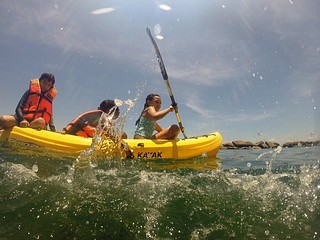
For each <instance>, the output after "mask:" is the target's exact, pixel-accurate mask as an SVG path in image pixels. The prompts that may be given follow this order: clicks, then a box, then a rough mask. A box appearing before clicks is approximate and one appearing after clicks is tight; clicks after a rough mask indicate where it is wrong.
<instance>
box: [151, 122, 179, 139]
mask: <svg viewBox="0 0 320 240" xmlns="http://www.w3.org/2000/svg"><path fill="white" fill-rule="evenodd" d="M179 133H180V128H179V127H178V125H171V126H170V127H168V128H165V129H163V130H162V131H161V132H158V133H156V134H155V135H153V137H152V138H153V139H170V140H172V139H176V138H177V136H178V135H179Z"/></svg>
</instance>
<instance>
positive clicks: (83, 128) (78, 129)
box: [62, 100, 119, 137]
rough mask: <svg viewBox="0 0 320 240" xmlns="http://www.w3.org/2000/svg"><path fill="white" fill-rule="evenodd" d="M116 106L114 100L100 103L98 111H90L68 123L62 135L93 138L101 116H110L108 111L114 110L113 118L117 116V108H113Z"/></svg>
mask: <svg viewBox="0 0 320 240" xmlns="http://www.w3.org/2000/svg"><path fill="white" fill-rule="evenodd" d="M115 106H116V104H115V102H114V100H104V101H102V102H101V103H100V106H99V107H98V110H92V111H88V112H85V113H83V114H81V115H80V116H78V117H77V118H75V119H74V120H73V121H72V122H71V123H69V124H68V125H67V126H66V127H65V128H64V129H63V131H62V133H66V134H72V135H77V136H82V137H93V135H94V132H95V130H96V127H97V126H98V123H99V119H100V117H101V114H102V113H103V112H104V113H106V114H111V112H110V110H111V109H115V112H114V113H113V112H112V114H113V118H114V119H115V118H117V117H118V116H119V108H118V107H115Z"/></svg>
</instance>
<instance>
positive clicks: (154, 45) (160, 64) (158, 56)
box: [146, 28, 187, 138]
mask: <svg viewBox="0 0 320 240" xmlns="http://www.w3.org/2000/svg"><path fill="white" fill-rule="evenodd" d="M146 30H147V34H148V36H149V37H150V40H151V42H152V45H153V47H154V50H155V52H156V55H157V58H158V62H159V66H160V70H161V74H162V77H163V79H164V81H165V83H166V86H167V89H168V92H169V96H170V99H171V102H172V106H173V107H174V111H175V114H176V117H177V121H178V124H179V127H180V130H181V132H182V134H183V136H184V138H187V136H186V134H185V132H184V127H183V125H182V122H181V118H180V114H179V111H178V108H177V103H176V101H175V100H174V96H173V93H172V90H171V86H170V83H169V78H168V74H167V71H166V68H165V66H164V62H163V60H162V57H161V54H160V50H159V47H158V45H157V43H156V41H155V40H154V38H153V37H152V34H151V31H150V29H149V28H147V29H146Z"/></svg>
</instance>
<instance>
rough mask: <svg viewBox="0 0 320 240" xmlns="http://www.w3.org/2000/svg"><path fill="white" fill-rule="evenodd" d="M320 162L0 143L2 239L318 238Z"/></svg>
mask: <svg viewBox="0 0 320 240" xmlns="http://www.w3.org/2000/svg"><path fill="white" fill-rule="evenodd" d="M82 161H83V162H82ZM319 167H320V148H319V147H308V148H304V147H300V148H291V149H282V148H280V147H279V148H277V149H264V150H259V151H256V150H221V151H220V152H219V153H218V155H217V158H213V159H206V158H196V159H191V160H185V161H181V160H180V161H178V160H156V161H139V160H120V159H95V160H90V159H88V158H86V159H84V160H82V159H79V157H78V156H63V155H57V154H55V153H52V152H47V151H44V150H43V149H38V148H36V147H34V146H32V145H27V144H19V143H14V142H13V143H12V142H7V143H1V144H0V184H1V185H0V186H1V187H0V218H1V220H0V223H1V224H0V239H194V240H198V239H299V240H300V239H320V169H319Z"/></svg>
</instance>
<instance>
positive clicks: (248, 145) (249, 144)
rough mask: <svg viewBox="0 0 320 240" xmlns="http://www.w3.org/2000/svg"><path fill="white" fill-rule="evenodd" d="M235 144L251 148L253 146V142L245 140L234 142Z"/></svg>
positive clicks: (238, 146) (239, 146)
mask: <svg viewBox="0 0 320 240" xmlns="http://www.w3.org/2000/svg"><path fill="white" fill-rule="evenodd" d="M232 143H233V145H234V146H236V147H237V148H251V147H252V146H253V143H252V142H249V141H243V140H237V141H233V142H232Z"/></svg>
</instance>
